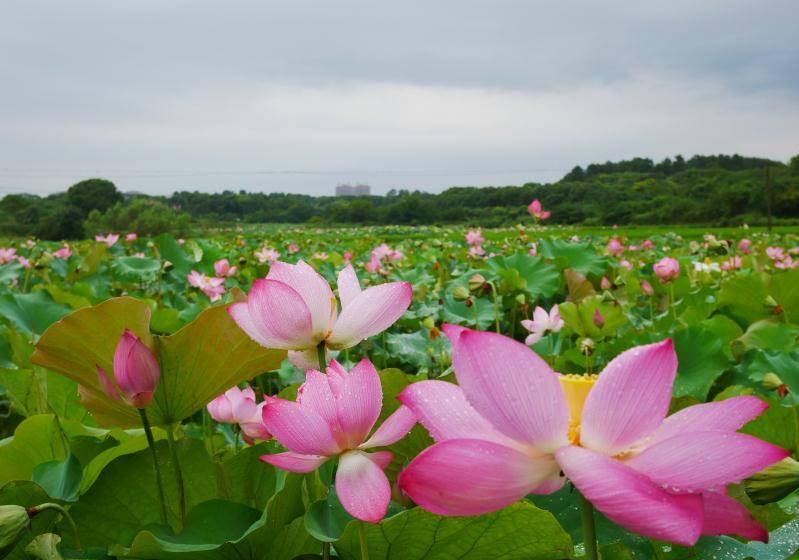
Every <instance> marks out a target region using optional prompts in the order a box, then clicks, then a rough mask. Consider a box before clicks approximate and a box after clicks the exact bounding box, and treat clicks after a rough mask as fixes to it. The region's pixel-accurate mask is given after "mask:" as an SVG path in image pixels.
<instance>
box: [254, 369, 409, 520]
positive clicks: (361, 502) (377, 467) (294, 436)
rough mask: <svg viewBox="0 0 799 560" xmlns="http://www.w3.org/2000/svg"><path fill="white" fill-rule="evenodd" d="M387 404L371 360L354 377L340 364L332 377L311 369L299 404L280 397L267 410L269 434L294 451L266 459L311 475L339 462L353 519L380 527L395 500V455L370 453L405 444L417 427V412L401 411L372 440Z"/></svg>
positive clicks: (340, 485) (339, 488) (339, 483)
mask: <svg viewBox="0 0 799 560" xmlns="http://www.w3.org/2000/svg"><path fill="white" fill-rule="evenodd" d="M382 404H383V389H382V386H381V384H380V376H379V375H378V374H377V371H376V370H375V368H374V366H373V365H372V363H371V362H370V361H369V360H367V359H364V360H361V362H359V363H358V364H357V365H356V366H355V367H353V368H352V370H351V371H350V372H347V371H346V370H344V368H343V367H341V365H339V364H338V363H337V362H336V361H333V362H331V363H330V366H329V367H328V368H327V375H325V374H323V373H321V372H319V371H315V370H312V369H311V370H308V371H307V372H306V374H305V383H303V385H302V386H301V387H300V389H299V391H298V393H297V402H292V401H287V400H283V399H279V398H275V399H273V400H270V401H269V402H268V403H267V404H266V406H264V409H263V421H264V425H265V426H266V429H267V430H269V432H271V433H272V434H274V436H275V439H277V441H279V442H280V443H281V445H283V446H284V447H286V448H287V449H288V451H287V452H285V453H277V454H274V455H263V456H262V457H261V460H262V461H265V462H267V463H269V464H271V465H274V466H276V467H279V468H281V469H285V470H288V471H292V472H299V473H307V472H311V471H314V470H316V469H317V468H319V467H320V466H321V465H322V464H323V463H324V462H325V461H327V460H328V459H331V458H333V457H338V458H339V459H338V469H337V471H336V481H335V484H336V494H337V495H338V497H339V500H341V504H342V505H343V506H344V509H346V510H347V511H348V512H349V514H350V515H352V516H353V517H356V518H358V519H361V520H363V521H368V522H371V523H377V522H378V521H380V520H381V519H382V518H383V517H384V516H385V514H386V508H387V507H388V502H389V500H390V498H391V487H390V486H389V482H388V479H387V478H386V475H385V473H384V472H383V470H384V469H385V468H386V467H387V466H388V464H389V463H390V462H391V459H392V454H391V452H390V451H369V450H371V449H373V448H375V447H384V446H386V445H391V444H392V443H394V442H396V441H399V440H400V439H401V438H402V437H404V436H405V434H407V433H408V432H409V431H410V429H411V428H412V427H413V425H414V424H416V418H415V416H414V415H413V413H412V412H411V411H410V410H408V409H407V408H406V407H404V406H400V408H399V409H397V410H396V411H395V412H394V413H393V414H392V415H391V416H389V417H388V418H387V419H386V420H385V422H383V424H382V425H381V426H380V427H379V428H378V429H377V430H375V432H374V433H373V434H372V436H371V437H369V434H370V432H371V431H372V427H373V426H374V425H375V422H377V419H378V417H379V416H380V410H381V408H382Z"/></svg>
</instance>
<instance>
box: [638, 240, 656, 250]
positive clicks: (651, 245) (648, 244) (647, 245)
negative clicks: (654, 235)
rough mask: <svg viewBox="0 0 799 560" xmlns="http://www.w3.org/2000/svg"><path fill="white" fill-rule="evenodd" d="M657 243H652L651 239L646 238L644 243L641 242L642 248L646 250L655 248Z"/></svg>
mask: <svg viewBox="0 0 799 560" xmlns="http://www.w3.org/2000/svg"><path fill="white" fill-rule="evenodd" d="M654 246H655V244H654V243H652V240H651V239H645V240H644V242H643V243H641V249H644V250H645V251H649V250H650V249H652V248H654Z"/></svg>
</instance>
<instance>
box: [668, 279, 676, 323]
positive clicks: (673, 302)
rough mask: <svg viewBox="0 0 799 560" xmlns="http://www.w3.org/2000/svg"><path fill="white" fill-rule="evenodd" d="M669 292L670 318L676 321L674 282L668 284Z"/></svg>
mask: <svg viewBox="0 0 799 560" xmlns="http://www.w3.org/2000/svg"><path fill="white" fill-rule="evenodd" d="M669 291H670V292H671V316H672V317H674V320H675V321H676V320H677V302H676V301H674V282H671V283H669Z"/></svg>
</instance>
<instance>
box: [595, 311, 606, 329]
mask: <svg viewBox="0 0 799 560" xmlns="http://www.w3.org/2000/svg"><path fill="white" fill-rule="evenodd" d="M593 321H594V326H596V328H598V329H601V328H602V327H604V326H605V318H604V317H603V316H602V313H600V311H599V309H596V310H595V311H594V317H593Z"/></svg>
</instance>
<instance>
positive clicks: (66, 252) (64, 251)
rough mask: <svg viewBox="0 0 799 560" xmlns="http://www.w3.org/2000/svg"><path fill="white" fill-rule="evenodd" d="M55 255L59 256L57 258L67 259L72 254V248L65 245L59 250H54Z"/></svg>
mask: <svg viewBox="0 0 799 560" xmlns="http://www.w3.org/2000/svg"><path fill="white" fill-rule="evenodd" d="M53 256H54V257H55V258H57V259H63V260H66V259H68V258H69V257H71V256H72V249H70V248H69V247H67V246H66V245H64V246H63V247H61V248H60V249H58V250H57V251H53Z"/></svg>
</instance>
